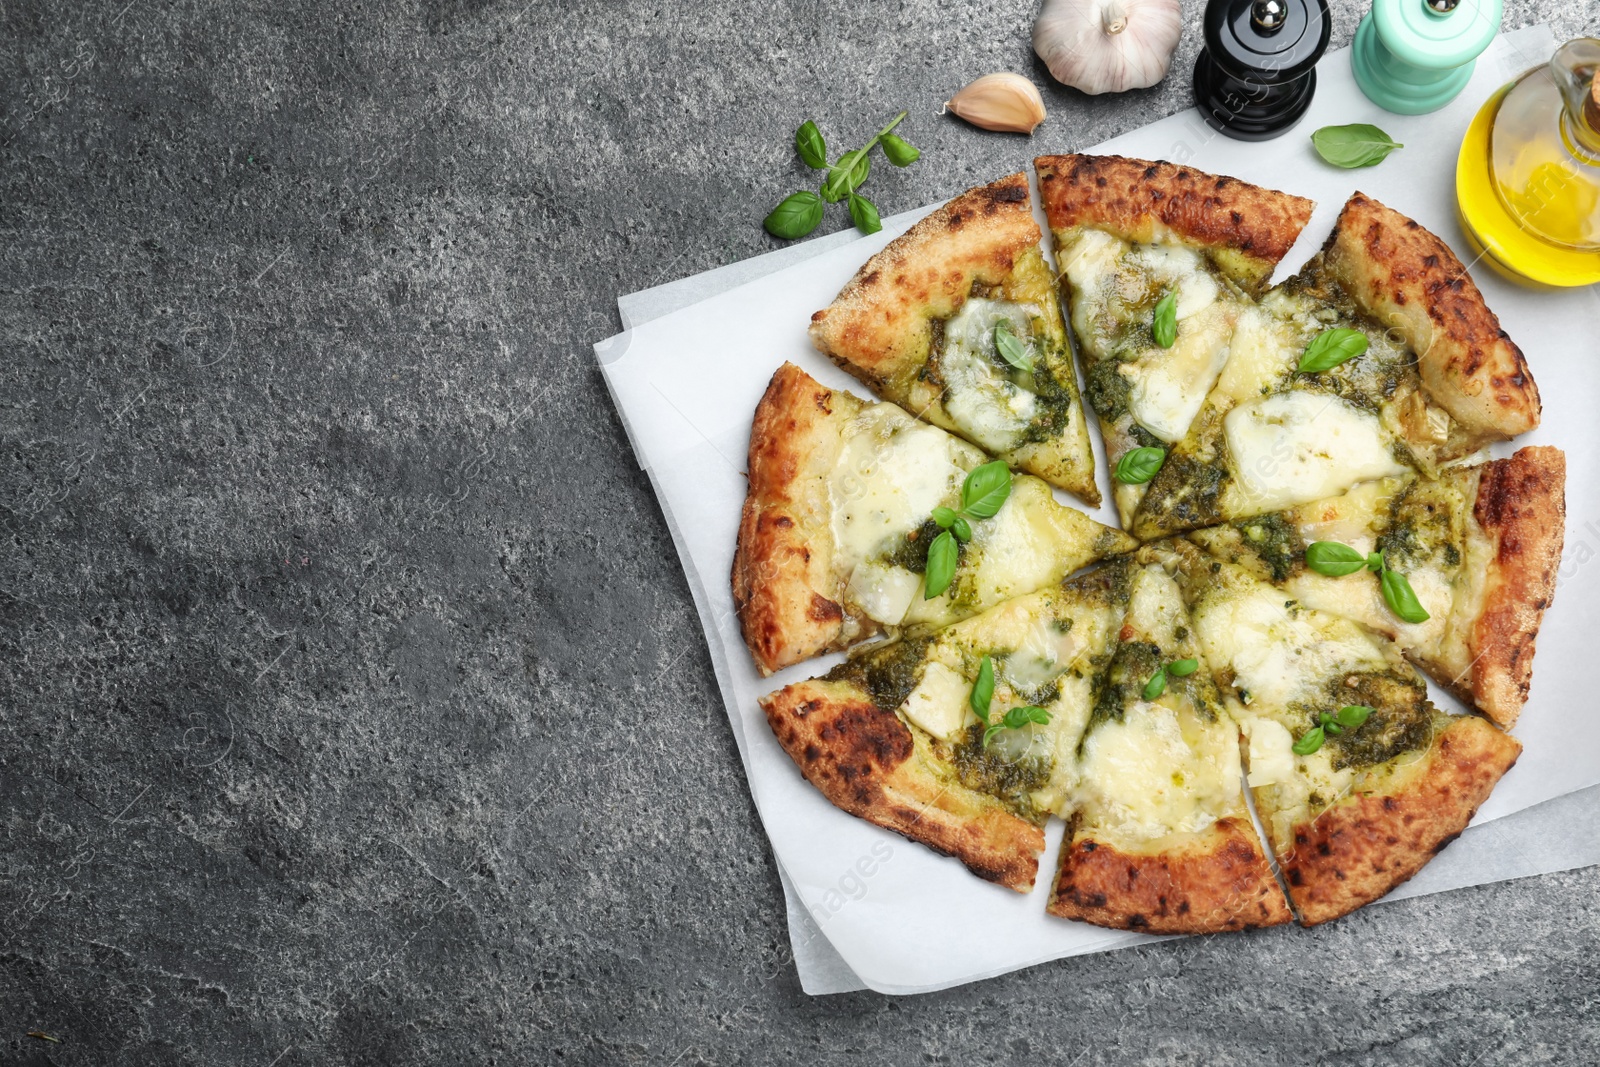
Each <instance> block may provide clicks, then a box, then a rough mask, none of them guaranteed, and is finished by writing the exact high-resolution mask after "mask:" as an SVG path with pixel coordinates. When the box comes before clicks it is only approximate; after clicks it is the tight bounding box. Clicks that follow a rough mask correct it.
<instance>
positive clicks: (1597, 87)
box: [1583, 67, 1600, 133]
mask: <svg viewBox="0 0 1600 1067" xmlns="http://www.w3.org/2000/svg"><path fill="white" fill-rule="evenodd" d="M1583 121H1584V124H1585V125H1587V126H1588V127H1589V128H1590V129H1591V130H1593V131H1594V132H1595V133H1600V67H1596V68H1595V69H1594V77H1592V78H1591V79H1590V80H1589V95H1588V96H1586V97H1584V98H1583Z"/></svg>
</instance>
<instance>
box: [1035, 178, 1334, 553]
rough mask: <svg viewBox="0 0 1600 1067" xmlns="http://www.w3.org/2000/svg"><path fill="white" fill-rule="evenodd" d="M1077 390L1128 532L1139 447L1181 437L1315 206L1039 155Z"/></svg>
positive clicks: (1136, 496)
mask: <svg viewBox="0 0 1600 1067" xmlns="http://www.w3.org/2000/svg"><path fill="white" fill-rule="evenodd" d="M1034 166H1035V168H1036V169H1037V171H1038V174H1039V192H1040V196H1041V199H1042V200H1043V202H1044V210H1045V215H1046V217H1047V218H1048V219H1049V223H1050V230H1051V232H1052V234H1053V235H1054V237H1055V247H1056V263H1057V265H1058V266H1059V268H1060V271H1061V277H1062V279H1063V281H1064V284H1065V288H1066V294H1067V307H1068V311H1069V316H1068V317H1069V321H1070V322H1071V324H1072V335H1073V338H1074V340H1075V341H1076V342H1077V347H1078V354H1079V358H1080V359H1081V360H1082V361H1083V369H1084V382H1085V394H1086V396H1087V398H1088V400H1089V404H1090V406H1091V407H1092V408H1094V411H1095V414H1096V415H1097V416H1098V417H1099V420H1100V429H1101V432H1102V434H1103V436H1104V438H1105V442H1106V456H1107V461H1108V463H1109V464H1110V466H1111V468H1112V471H1113V475H1114V480H1113V491H1112V495H1113V499H1114V500H1115V501H1116V504H1117V509H1118V511H1119V512H1120V514H1121V516H1122V524H1123V526H1125V527H1127V526H1131V525H1132V522H1133V516H1134V513H1135V511H1136V510H1137V508H1138V504H1139V501H1140V499H1141V498H1142V497H1143V495H1144V490H1145V484H1144V482H1143V481H1142V480H1141V481H1133V480H1129V475H1128V472H1127V471H1125V470H1124V471H1122V475H1121V476H1120V477H1116V475H1117V472H1118V471H1119V464H1121V463H1122V462H1123V460H1124V458H1125V457H1126V456H1127V455H1128V454H1129V453H1130V452H1133V451H1134V450H1135V449H1139V448H1161V449H1165V448H1168V447H1170V446H1172V445H1174V444H1176V443H1177V442H1179V441H1181V440H1183V437H1184V434H1185V433H1186V432H1187V431H1188V429H1189V424H1190V423H1191V422H1192V421H1193V420H1194V417H1195V414H1196V412H1198V411H1199V409H1200V406H1201V404H1202V403H1204V402H1205V398H1206V394H1207V393H1209V392H1210V390H1211V387H1212V385H1214V384H1215V383H1216V380H1217V375H1218V374H1219V373H1220V372H1221V371H1222V366H1223V363H1224V362H1226V360H1227V358H1228V345H1229V341H1230V339H1231V338H1232V336H1233V329H1234V324H1235V323H1236V322H1237V320H1238V317H1239V314H1240V312H1241V311H1242V310H1243V309H1244V308H1246V307H1248V306H1249V305H1250V302H1251V299H1250V298H1251V296H1253V295H1254V294H1257V293H1259V292H1260V290H1261V289H1262V288H1264V287H1265V286H1266V284H1267V282H1268V280H1269V279H1270V278H1271V275H1272V271H1273V268H1274V267H1276V266H1277V263H1278V261H1279V260H1280V259H1282V258H1283V256H1284V254H1285V253H1286V252H1288V251H1289V248H1290V246H1292V245H1293V244H1294V242H1295V239H1296V238H1297V237H1298V236H1299V235H1300V231H1301V229H1303V228H1304V227H1305V224H1306V221H1307V220H1308V219H1309V218H1310V217H1311V208H1312V204H1311V201H1309V200H1305V199H1302V198H1301V197H1298V196H1290V195H1289V194H1287V193H1280V192H1275V191H1273V190H1271V189H1263V188H1261V187H1260V186H1255V185H1250V184H1248V183H1246V182H1241V181H1238V180H1237V179H1234V178H1228V177H1222V176H1219V175H1215V174H1205V173H1202V172H1200V171H1196V170H1191V169H1189V168H1187V167H1178V166H1174V165H1173V164H1171V163H1151V162H1147V161H1145V160H1142V159H1126V158H1124V157H1122V156H1087V155H1070V156H1041V157H1040V158H1038V159H1037V160H1035V161H1034Z"/></svg>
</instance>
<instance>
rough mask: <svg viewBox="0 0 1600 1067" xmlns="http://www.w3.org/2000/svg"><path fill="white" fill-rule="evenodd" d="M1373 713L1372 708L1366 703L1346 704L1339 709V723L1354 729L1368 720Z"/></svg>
mask: <svg viewBox="0 0 1600 1067" xmlns="http://www.w3.org/2000/svg"><path fill="white" fill-rule="evenodd" d="M1371 714H1372V709H1371V708H1369V707H1367V706H1366V705H1365V704H1346V705H1345V706H1344V707H1342V708H1340V709H1339V716H1338V718H1339V725H1340V726H1346V727H1349V728H1350V729H1352V730H1354V729H1355V728H1356V727H1357V726H1360V725H1361V724H1362V723H1364V722H1366V721H1367V717H1368V716H1370V715H1371Z"/></svg>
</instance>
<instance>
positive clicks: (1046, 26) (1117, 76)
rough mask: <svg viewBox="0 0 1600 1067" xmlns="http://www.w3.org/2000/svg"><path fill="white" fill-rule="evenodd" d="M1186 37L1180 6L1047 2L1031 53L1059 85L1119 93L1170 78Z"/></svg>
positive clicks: (1166, 1) (1159, 0)
mask: <svg viewBox="0 0 1600 1067" xmlns="http://www.w3.org/2000/svg"><path fill="white" fill-rule="evenodd" d="M1182 35H1183V12H1182V8H1181V6H1180V3H1179V0H1045V4H1044V10H1042V11H1040V12H1039V21H1038V22H1035V23H1034V24H1033V50H1034V51H1035V52H1037V53H1038V55H1039V58H1040V59H1042V60H1044V65H1045V66H1047V67H1049V68H1050V73H1051V74H1052V75H1054V76H1055V78H1056V80H1057V81H1059V82H1063V83H1065V84H1067V85H1070V86H1072V87H1073V88H1074V89H1082V90H1083V91H1084V92H1086V93H1090V94H1091V95H1092V94H1098V93H1120V92H1122V91H1123V90H1124V89H1143V88H1145V87H1146V86H1150V85H1154V84H1155V83H1156V82H1158V81H1160V80H1161V79H1162V78H1164V77H1166V76H1167V68H1168V67H1169V66H1171V65H1172V53H1173V52H1174V51H1176V50H1177V47H1178V38H1179V37H1181V36H1182Z"/></svg>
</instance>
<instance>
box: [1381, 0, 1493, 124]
mask: <svg viewBox="0 0 1600 1067" xmlns="http://www.w3.org/2000/svg"><path fill="white" fill-rule="evenodd" d="M1502 7H1503V3H1502V0H1372V10H1371V11H1369V12H1367V15H1366V17H1365V18H1363V19H1362V20H1361V25H1359V26H1357V27H1356V39H1355V46H1354V47H1352V48H1351V49H1350V66H1351V68H1352V69H1353V70H1354V71H1355V75H1356V84H1357V85H1359V86H1361V91H1362V92H1364V93H1366V94H1367V96H1368V97H1370V98H1371V99H1372V102H1373V103H1375V104H1377V105H1378V106H1379V107H1381V108H1384V109H1385V110H1387V111H1393V112H1396V113H1398V114H1401V115H1421V114H1423V113H1425V112H1428V111H1436V110H1438V109H1439V108H1441V107H1444V106H1445V105H1446V104H1448V103H1449V102H1450V101H1452V100H1454V99H1455V97H1456V94H1457V93H1459V92H1460V91H1461V90H1462V89H1464V88H1465V87H1466V84H1467V79H1469V78H1471V77H1472V66H1473V62H1474V61H1475V60H1476V59H1477V58H1478V56H1479V55H1480V54H1482V52H1483V50H1484V49H1485V48H1488V47H1489V42H1490V41H1493V40H1494V35H1495V34H1496V33H1498V32H1499V31H1500V14H1501V10H1502Z"/></svg>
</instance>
